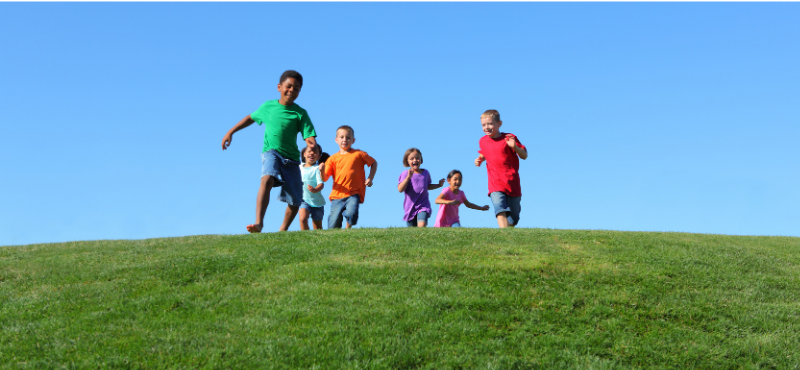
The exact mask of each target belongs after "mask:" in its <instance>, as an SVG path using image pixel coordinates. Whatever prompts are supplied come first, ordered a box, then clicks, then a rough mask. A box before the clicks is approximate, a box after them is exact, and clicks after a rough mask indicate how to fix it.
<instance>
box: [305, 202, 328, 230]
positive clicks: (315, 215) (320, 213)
mask: <svg viewBox="0 0 800 370" xmlns="http://www.w3.org/2000/svg"><path fill="white" fill-rule="evenodd" d="M308 210H309V212H310V213H311V223H313V224H314V230H322V218H323V217H324V216H325V208H324V207H310V208H309V209H308Z"/></svg>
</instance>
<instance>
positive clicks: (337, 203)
mask: <svg viewBox="0 0 800 370" xmlns="http://www.w3.org/2000/svg"><path fill="white" fill-rule="evenodd" d="M345 199H347V198H344V199H334V200H332V201H331V213H330V214H329V215H328V229H341V228H342V218H343V217H342V211H343V210H344V200H345Z"/></svg>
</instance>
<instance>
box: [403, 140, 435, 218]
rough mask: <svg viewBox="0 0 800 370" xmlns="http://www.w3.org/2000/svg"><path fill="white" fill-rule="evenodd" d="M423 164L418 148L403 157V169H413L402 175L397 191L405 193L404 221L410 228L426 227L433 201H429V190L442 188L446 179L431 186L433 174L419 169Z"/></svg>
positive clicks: (410, 150) (412, 149) (408, 151)
mask: <svg viewBox="0 0 800 370" xmlns="http://www.w3.org/2000/svg"><path fill="white" fill-rule="evenodd" d="M421 164H422V152H420V151H419V149H417V148H411V149H409V150H406V154H404V155H403V167H411V168H410V169H409V170H408V171H403V172H401V173H400V178H399V179H398V180H397V182H398V185H397V191H399V192H401V193H405V194H406V196H405V200H403V211H405V216H403V221H405V222H406V224H407V225H408V227H425V226H427V225H428V217H430V215H431V213H432V211H431V201H430V200H429V199H428V190H434V189H438V188H441V187H442V185H444V179H441V180H439V184H431V174H430V173H429V172H428V170H425V169H422V168H419V166H420V165H421Z"/></svg>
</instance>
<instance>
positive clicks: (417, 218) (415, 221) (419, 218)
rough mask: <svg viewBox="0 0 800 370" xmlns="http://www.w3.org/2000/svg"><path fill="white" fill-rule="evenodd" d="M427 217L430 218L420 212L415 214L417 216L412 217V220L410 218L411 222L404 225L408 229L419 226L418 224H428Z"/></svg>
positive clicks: (426, 213) (425, 213) (423, 212)
mask: <svg viewBox="0 0 800 370" xmlns="http://www.w3.org/2000/svg"><path fill="white" fill-rule="evenodd" d="M428 217H430V215H429V214H428V212H425V211H421V212H419V213H417V215H416V216H414V218H412V219H411V221H406V225H407V226H408V227H417V225H419V223H420V222H428Z"/></svg>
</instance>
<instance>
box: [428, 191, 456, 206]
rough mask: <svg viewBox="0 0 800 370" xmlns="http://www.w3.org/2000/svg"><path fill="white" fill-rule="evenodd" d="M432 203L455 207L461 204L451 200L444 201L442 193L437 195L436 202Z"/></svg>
mask: <svg viewBox="0 0 800 370" xmlns="http://www.w3.org/2000/svg"><path fill="white" fill-rule="evenodd" d="M434 203H436V204H451V205H456V206H457V205H459V204H461V201H459V200H458V199H453V200H447V199H444V193H441V194H439V196H438V197H436V200H435V201H434Z"/></svg>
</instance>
